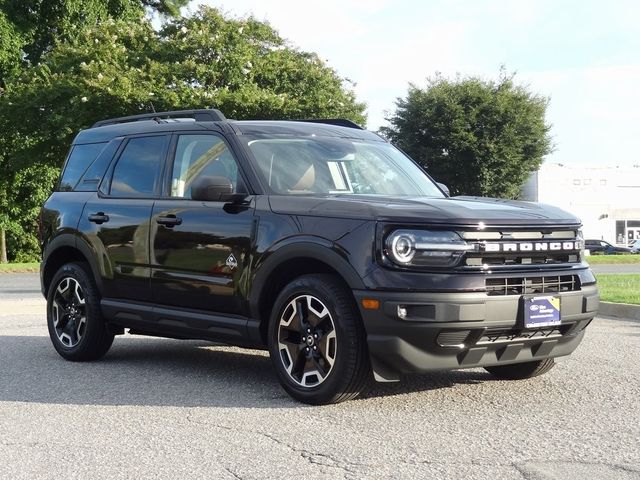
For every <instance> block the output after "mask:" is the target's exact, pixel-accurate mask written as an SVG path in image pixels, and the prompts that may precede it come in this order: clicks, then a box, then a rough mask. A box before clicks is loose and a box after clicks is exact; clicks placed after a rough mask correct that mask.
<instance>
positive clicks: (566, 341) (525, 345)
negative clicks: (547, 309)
mask: <svg viewBox="0 0 640 480" xmlns="http://www.w3.org/2000/svg"><path fill="white" fill-rule="evenodd" d="M354 295H355V297H356V300H357V301H358V305H359V307H360V311H361V314H362V318H363V321H364V325H365V329H366V331H367V342H368V345H369V354H370V356H371V362H372V366H373V371H374V374H375V377H376V379H377V380H378V381H396V380H399V378H400V375H401V374H403V373H416V372H426V371H430V370H449V369H458V368H472V367H485V366H492V365H502V364H509V363H520V362H527V361H532V360H540V359H544V358H550V357H559V356H563V355H569V354H570V353H571V352H573V351H574V350H575V349H576V347H577V346H578V345H579V344H580V341H581V340H582V337H583V336H584V329H585V328H586V327H587V325H588V324H589V323H590V322H591V320H592V319H593V317H594V316H595V315H596V313H597V310H598V304H599V296H598V290H597V288H596V286H595V285H585V286H582V289H581V290H579V291H573V292H565V293H560V294H558V296H560V297H561V300H560V309H561V316H562V324H561V325H559V326H557V327H545V328H538V329H525V328H524V320H523V312H522V307H521V299H520V296H518V295H503V296H488V295H487V294H486V293H485V292H459V293H457V292H456V293H403V292H374V291H370V290H369V291H354ZM364 298H369V299H370V298H373V299H378V300H379V301H380V308H379V309H377V310H367V309H364V308H363V307H362V302H361V300H362V299H364ZM398 306H402V307H404V308H405V309H406V311H407V315H406V318H404V319H401V318H400V317H399V316H398Z"/></svg>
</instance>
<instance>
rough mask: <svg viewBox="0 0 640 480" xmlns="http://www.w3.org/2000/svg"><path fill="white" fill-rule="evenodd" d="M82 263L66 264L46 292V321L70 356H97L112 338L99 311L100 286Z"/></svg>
mask: <svg viewBox="0 0 640 480" xmlns="http://www.w3.org/2000/svg"><path fill="white" fill-rule="evenodd" d="M87 269H88V267H86V266H85V265H84V264H80V263H69V264H66V265H63V266H62V267H61V268H60V270H58V272H57V273H56V274H55V275H54V277H53V280H52V282H51V286H50V287H49V293H48V295H47V325H48V327H49V336H50V337H51V341H52V343H53V346H54V347H55V349H56V351H57V352H58V353H59V354H60V355H62V356H63V357H64V358H66V359H67V360H78V361H80V360H95V359H98V358H100V357H102V356H103V355H104V354H105V353H107V351H108V350H109V348H110V347H111V344H112V342H113V334H111V333H110V332H109V330H108V327H107V325H106V323H105V322H104V320H103V318H102V314H101V312H100V300H99V295H98V290H97V288H96V286H95V284H94V281H93V279H92V278H91V276H90V274H89V273H88V271H87Z"/></svg>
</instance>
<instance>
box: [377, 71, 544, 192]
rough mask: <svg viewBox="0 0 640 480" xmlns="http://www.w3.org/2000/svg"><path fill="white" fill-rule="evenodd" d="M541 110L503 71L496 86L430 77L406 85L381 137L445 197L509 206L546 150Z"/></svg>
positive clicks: (536, 99)
mask: <svg viewBox="0 0 640 480" xmlns="http://www.w3.org/2000/svg"><path fill="white" fill-rule="evenodd" d="M547 104H548V99H547V98H545V97H541V96H539V95H535V94H533V93H531V92H529V91H528V90H527V88H525V87H524V86H521V85H516V84H515V82H514V75H513V74H512V75H507V74H505V72H504V71H502V72H501V74H500V77H499V79H498V80H497V81H492V80H483V79H481V78H478V77H464V78H461V77H457V78H456V79H455V80H448V79H446V78H443V77H442V76H440V75H437V76H435V77H433V78H430V79H428V82H427V87H426V88H424V89H420V88H418V87H416V86H415V85H410V87H409V92H408V95H407V97H406V98H404V99H398V100H397V101H396V106H397V108H396V111H395V112H394V113H393V114H392V116H391V117H390V118H388V119H387V120H388V121H389V122H390V123H391V126H389V127H384V128H382V129H381V133H382V134H383V135H385V136H386V137H388V138H389V139H390V140H391V141H393V142H394V143H395V144H396V145H398V146H399V147H400V148H402V149H403V150H404V151H405V152H407V153H408V154H409V155H410V156H411V157H413V158H414V159H416V160H417V161H418V162H420V163H421V164H422V165H423V166H424V167H425V168H426V170H427V171H428V172H429V173H430V174H431V175H432V176H433V177H434V178H436V179H437V180H438V181H440V182H443V183H445V184H447V185H448V186H449V188H450V189H451V192H452V194H456V195H460V194H462V195H479V196H490V197H501V198H510V199H513V198H516V197H517V196H518V195H519V193H520V190H521V187H522V184H523V183H524V182H525V181H526V179H527V178H528V176H529V175H530V174H531V173H532V172H534V171H536V170H537V169H538V168H539V166H540V164H541V163H542V161H543V157H544V156H545V155H547V154H549V153H551V151H552V145H551V138H550V135H549V130H550V126H549V125H548V124H547V123H546V122H545V111H546V107H547Z"/></svg>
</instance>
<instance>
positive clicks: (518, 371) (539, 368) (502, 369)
mask: <svg viewBox="0 0 640 480" xmlns="http://www.w3.org/2000/svg"><path fill="white" fill-rule="evenodd" d="M555 364H556V363H555V360H554V359H553V358H545V359H543V360H535V361H533V362H524V363H513V364H510V365H497V366H495V367H485V370H486V371H487V372H489V373H490V374H491V375H493V376H494V377H496V378H500V379H502V380H523V379H525V378H531V377H537V376H538V375H542V374H543V373H546V372H548V371H549V370H551V369H552V368H553V366H554V365H555Z"/></svg>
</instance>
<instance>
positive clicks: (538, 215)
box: [41, 110, 598, 404]
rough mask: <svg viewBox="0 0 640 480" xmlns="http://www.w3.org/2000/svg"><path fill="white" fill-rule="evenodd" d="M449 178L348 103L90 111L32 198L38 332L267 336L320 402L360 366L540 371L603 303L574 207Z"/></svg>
mask: <svg viewBox="0 0 640 480" xmlns="http://www.w3.org/2000/svg"><path fill="white" fill-rule="evenodd" d="M444 191H445V189H444V188H443V187H442V186H439V185H438V184H436V183H434V181H432V179H431V178H430V177H429V176H428V175H427V174H426V173H425V172H423V171H422V170H421V169H420V167H419V166H418V165H417V164H416V163H414V162H413V161H412V160H411V159H409V158H408V157H407V156H406V155H404V154H403V153H402V152H400V151H399V150H398V149H396V148H394V147H393V146H392V145H390V144H389V143H387V142H386V141H385V140H384V139H382V138H380V137H379V136H378V135H376V134H374V133H371V132H368V131H366V130H363V129H361V128H360V127H358V126H357V125H355V124H353V123H351V122H348V121H345V120H320V121H318V120H314V121H306V122H305V121H295V122H294V121H232V120H227V119H225V117H224V116H223V115H222V114H221V113H220V112H219V111H217V110H193V111H179V112H162V113H154V114H150V115H138V116H134V117H124V118H116V119H112V120H106V121H102V122H98V123H96V124H95V125H94V126H93V127H92V128H89V129H87V130H83V131H81V132H80V133H79V134H78V135H77V136H76V138H75V140H74V142H73V145H72V147H71V151H70V153H69V156H68V159H67V161H66V164H65V167H64V170H63V173H62V177H61V180H60V184H59V187H58V188H57V191H56V192H54V193H53V194H52V195H51V197H50V198H49V199H48V200H47V202H46V204H45V205H44V207H43V212H42V233H43V262H42V267H41V279H42V292H43V294H44V295H45V296H46V298H47V321H48V327H49V333H50V336H51V340H52V342H53V345H54V347H55V348H56V350H57V351H58V352H59V353H60V355H62V356H63V357H64V358H66V359H69V360H94V359H97V358H100V357H102V356H103V355H104V354H105V353H106V352H107V350H109V347H110V346H111V344H112V342H113V338H114V335H118V334H123V333H124V331H125V329H128V331H129V333H131V334H143V335H156V336H161V337H169V338H178V339H206V340H212V341H216V342H224V343H227V344H232V345H238V346H242V347H248V348H260V349H268V350H269V353H270V355H271V358H272V359H273V364H274V367H275V370H276V373H277V375H278V378H279V380H280V382H281V383H282V385H283V387H284V388H285V390H286V391H287V392H288V393H289V394H290V395H292V396H293V397H294V398H296V399H298V400H301V401H303V402H308V403H314V404H323V403H331V402H339V401H342V400H347V399H351V398H354V397H356V396H357V395H358V393H359V392H360V391H361V390H362V388H363V385H364V384H365V382H366V380H367V379H368V378H370V377H371V376H372V374H373V377H374V378H375V379H376V380H377V381H382V382H389V381H397V380H399V379H400V376H401V375H402V374H404V373H411V372H426V371H429V370H436V369H457V368H469V367H484V368H486V370H488V371H489V372H490V373H491V374H492V375H494V376H496V377H498V378H506V379H518V378H527V377H531V376H534V375H538V374H541V373H543V372H546V371H547V370H549V369H550V368H551V367H552V366H553V364H554V360H553V359H554V357H558V356H562V355H568V354H570V353H571V352H572V351H573V350H574V349H575V348H576V347H577V346H578V344H579V343H580V341H581V340H582V337H583V335H584V331H585V327H586V326H587V325H588V324H589V322H590V321H591V320H592V318H593V317H594V316H595V314H596V312H597V309H598V291H597V289H596V281H595V278H594V276H593V274H592V272H591V270H590V269H589V267H588V265H587V264H586V263H584V261H583V258H582V249H583V247H584V245H583V240H582V237H581V233H580V231H579V228H580V221H579V220H578V219H577V218H574V217H573V216H571V215H570V214H568V213H566V212H564V211H562V210H559V209H557V208H554V207H551V206H546V205H540V204H533V203H524V202H514V201H506V200H498V199H482V198H471V197H456V198H452V197H449V196H448V195H447V194H446V193H445V192H444Z"/></svg>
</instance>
